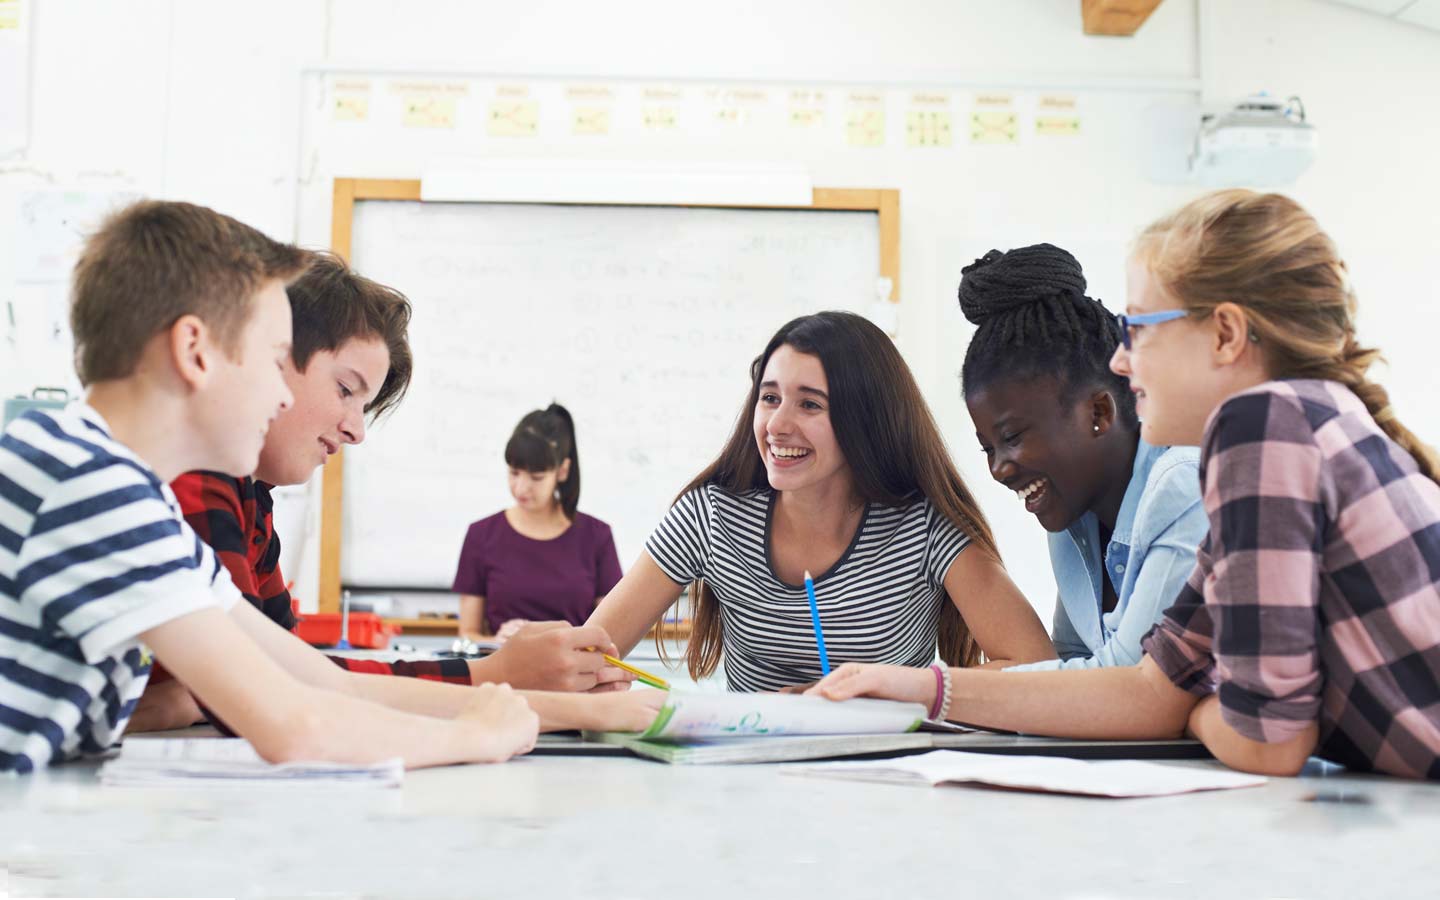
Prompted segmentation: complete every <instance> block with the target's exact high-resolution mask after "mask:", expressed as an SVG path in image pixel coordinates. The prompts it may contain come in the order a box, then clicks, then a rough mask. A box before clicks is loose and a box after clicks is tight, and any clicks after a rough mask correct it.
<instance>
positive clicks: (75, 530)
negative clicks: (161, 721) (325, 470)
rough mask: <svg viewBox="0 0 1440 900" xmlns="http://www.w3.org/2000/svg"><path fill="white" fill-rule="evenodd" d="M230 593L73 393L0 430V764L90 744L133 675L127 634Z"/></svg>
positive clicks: (166, 497)
mask: <svg viewBox="0 0 1440 900" xmlns="http://www.w3.org/2000/svg"><path fill="white" fill-rule="evenodd" d="M239 599H240V592H239V591H238V590H236V588H235V586H234V585H233V584H231V582H230V576H229V574H228V573H226V571H225V568H224V567H223V566H222V565H221V564H220V562H219V560H217V559H216V558H215V554H214V552H213V551H212V550H211V549H210V548H209V547H208V546H206V544H205V542H204V541H202V540H200V538H198V537H196V536H195V532H194V531H192V530H191V529H190V526H189V525H187V524H185V519H184V518H183V517H182V516H181V514H180V504H179V503H178V502H177V501H176V499H175V494H174V493H172V492H171V490H170V487H169V485H167V484H165V482H163V481H161V480H160V478H159V477H158V476H157V475H156V474H155V473H154V472H153V471H152V470H151V469H150V467H149V466H148V465H146V464H145V462H144V461H143V460H142V459H140V458H139V457H137V456H136V455H135V454H134V453H133V452H132V451H131V450H130V448H128V447H126V446H125V445H124V444H121V443H120V442H119V441H117V440H115V439H114V438H113V437H111V435H110V431H109V426H107V425H106V424H105V420H104V419H102V418H101V417H100V414H99V413H97V412H96V411H95V410H93V409H91V408H90V407H89V406H87V405H85V404H71V405H70V406H69V407H67V408H66V409H65V410H64V411H63V412H44V411H40V410H33V411H31V412H28V413H26V414H25V415H24V416H22V417H20V418H19V419H16V420H15V421H14V422H11V423H10V426H9V427H8V428H6V429H5V431H4V433H3V434H0V772H6V771H15V772H29V771H31V770H33V769H36V768H40V767H42V766H45V765H46V764H47V763H49V762H50V761H52V760H65V759H70V758H73V757H77V756H87V755H94V754H102V753H105V752H106V751H108V750H109V749H110V748H112V747H114V746H115V745H117V744H118V743H119V742H120V735H121V734H122V733H123V732H124V731H125V726H126V724H127V723H128V722H129V721H130V714H131V713H132V712H133V711H134V709H135V704H136V702H137V701H138V700H139V699H140V694H141V692H142V691H144V689H145V683H146V682H147V681H148V680H149V678H150V651H149V650H147V649H146V648H145V647H144V646H143V645H142V644H141V643H140V635H141V634H143V633H145V632H147V631H149V630H150V629H152V628H155V627H156V626H159V625H162V624H164V623H166V622H169V621H171V620H173V619H178V618H180V617H181V616H185V615H188V614H189V613H192V612H195V611H197V610H200V609H205V608H207V607H212V606H218V607H219V608H220V609H222V610H229V609H230V608H231V607H232V606H233V605H234V604H235V601H237V600H239Z"/></svg>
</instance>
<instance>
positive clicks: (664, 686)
mask: <svg viewBox="0 0 1440 900" xmlns="http://www.w3.org/2000/svg"><path fill="white" fill-rule="evenodd" d="M605 661H606V662H607V663H609V664H610V665H612V666H614V667H615V668H617V669H624V670H625V671H627V672H629V673H630V674H632V675H634V676H635V677H636V678H638V679H640V681H641V682H642V683H644V684H648V685H650V686H651V687H653V688H659V689H660V690H662V691H668V690H670V682H668V681H666V680H665V679H663V678H661V677H660V676H659V675H651V674H650V673H649V672H646V671H645V670H643V669H637V668H635V667H634V666H632V665H630V664H629V663H624V662H621V661H620V660H618V659H616V658H615V657H613V656H611V655H610V654H608V653H606V654H605Z"/></svg>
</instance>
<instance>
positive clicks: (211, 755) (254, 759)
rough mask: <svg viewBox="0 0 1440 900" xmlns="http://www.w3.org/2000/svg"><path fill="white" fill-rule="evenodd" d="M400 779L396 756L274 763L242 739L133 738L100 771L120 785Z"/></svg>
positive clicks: (390, 783) (369, 783) (385, 783)
mask: <svg viewBox="0 0 1440 900" xmlns="http://www.w3.org/2000/svg"><path fill="white" fill-rule="evenodd" d="M404 778H405V766H404V764H403V763H402V761H401V760H400V759H398V758H397V759H387V760H385V761H383V762H378V763H374V764H372V765H348V764H344V763H325V762H298V763H285V764H283V765H273V764H271V763H267V762H265V760H263V759H261V758H260V755H259V754H258V753H256V752H255V748H254V747H252V746H250V742H249V741H246V740H243V739H241V738H228V739H227V738H188V739H187V738H166V739H158V738H140V739H135V738H131V739H130V740H128V741H126V742H125V743H124V745H123V746H122V748H121V751H120V756H119V757H118V758H116V759H113V760H111V761H109V762H107V763H105V765H103V766H101V767H100V783H101V784H106V785H114V786H123V787H152V786H162V785H171V786H174V785H178V784H185V785H196V784H200V783H204V784H207V785H213V786H218V787H256V786H263V785H285V786H287V787H296V786H301V785H303V786H305V787H307V788H308V787H316V788H330V787H336V788H338V787H380V788H393V787H399V786H400V785H401V783H402V782H403V780H404Z"/></svg>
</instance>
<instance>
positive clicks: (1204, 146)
mask: <svg viewBox="0 0 1440 900" xmlns="http://www.w3.org/2000/svg"><path fill="white" fill-rule="evenodd" d="M1316 142H1317V137H1316V133H1315V127H1314V126H1313V125H1311V124H1310V123H1309V122H1306V121H1305V105H1304V104H1303V103H1301V102H1300V98H1299V97H1291V98H1289V99H1288V100H1280V99H1277V98H1275V97H1270V96H1267V95H1264V94H1260V95H1257V96H1254V97H1250V98H1248V99H1246V100H1245V102H1243V103H1241V104H1239V105H1237V106H1236V107H1235V108H1234V109H1231V110H1230V111H1229V112H1226V113H1222V114H1220V115H1207V116H1203V117H1201V119H1200V130H1199V132H1198V133H1197V134H1196V135H1195V147H1194V150H1193V151H1192V152H1191V154H1190V172H1191V174H1192V175H1193V176H1194V177H1195V179H1196V180H1198V181H1199V182H1200V183H1202V184H1207V185H1251V186H1256V187H1268V186H1271V185H1280V184H1288V183H1290V182H1292V181H1294V180H1295V179H1296V178H1298V177H1299V176H1300V173H1301V172H1304V171H1305V170H1306V169H1308V168H1309V167H1310V163H1312V162H1314V160H1315V149H1316Z"/></svg>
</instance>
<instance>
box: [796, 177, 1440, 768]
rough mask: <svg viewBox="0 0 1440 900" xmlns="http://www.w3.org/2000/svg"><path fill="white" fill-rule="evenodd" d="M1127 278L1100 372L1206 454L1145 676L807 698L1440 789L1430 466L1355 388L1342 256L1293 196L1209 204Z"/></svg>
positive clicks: (1439, 634) (1016, 676)
mask: <svg viewBox="0 0 1440 900" xmlns="http://www.w3.org/2000/svg"><path fill="white" fill-rule="evenodd" d="M1129 280H1130V298H1129V299H1130V304H1129V308H1130V312H1131V315H1130V316H1129V319H1128V321H1127V322H1126V326H1127V329H1128V330H1127V332H1126V343H1128V347H1122V349H1121V350H1120V351H1119V352H1117V353H1116V354H1115V358H1114V360H1113V362H1112V366H1113V368H1114V370H1115V371H1116V372H1117V373H1118V374H1121V375H1125V376H1128V377H1129V378H1130V387H1131V390H1132V391H1133V392H1134V394H1135V397H1136V402H1137V409H1138V412H1139V415H1140V418H1141V419H1142V421H1143V425H1142V426H1141V436H1142V437H1144V439H1145V440H1146V441H1148V442H1150V443H1152V444H1165V443H1173V444H1188V443H1198V444H1199V445H1200V447H1201V462H1200V472H1201V492H1202V495H1203V498H1204V504H1205V509H1206V512H1207V513H1208V515H1209V519H1210V533H1209V535H1208V536H1207V537H1206V539H1205V541H1204V543H1203V544H1202V545H1201V547H1200V550H1199V552H1198V554H1197V557H1198V561H1197V564H1196V567H1195V571H1194V573H1193V574H1192V575H1191V577H1190V579H1189V581H1188V582H1187V583H1186V585H1185V587H1184V588H1183V589H1182V590H1181V592H1180V595H1179V597H1178V598H1177V599H1176V601H1175V603H1174V605H1172V606H1171V607H1170V609H1168V610H1167V611H1166V612H1165V615H1164V618H1163V619H1162V620H1161V622H1160V624H1159V625H1158V626H1157V627H1156V628H1155V630H1154V631H1152V632H1151V633H1150V634H1149V635H1148V636H1147V637H1146V638H1145V640H1144V641H1143V642H1142V646H1143V647H1144V650H1145V656H1144V658H1143V659H1142V660H1141V661H1140V664H1139V665H1136V666H1125V667H1113V668H1104V669H1093V670H1087V671H1083V672H1020V673H1009V672H977V671H971V670H954V669H937V670H936V671H935V672H934V673H932V672H927V671H925V670H923V669H922V670H913V669H900V668H895V667H882V666H850V665H847V666H844V667H842V668H841V669H839V670H837V671H836V672H834V673H832V674H831V676H830V677H829V678H827V679H826V680H825V681H823V682H821V684H820V685H818V686H817V687H816V688H815V689H814V690H815V691H817V692H818V693H820V694H823V695H824V696H828V697H831V698H835V699H841V698H845V697H851V696H856V695H859V694H865V695H871V696H884V697H895V698H905V699H910V700H921V701H924V702H930V703H932V704H934V706H933V707H932V708H938V710H939V711H940V712H941V714H943V715H945V716H947V717H948V718H951V719H959V720H962V721H967V722H974V723H977V724H980V725H989V726H992V727H1000V728H1007V729H1014V730H1017V731H1024V732H1027V733H1031V734H1046V735H1061V736H1073V737H1082V738H1162V737H1176V736H1178V735H1180V734H1183V733H1187V732H1188V733H1189V734H1192V735H1194V736H1195V737H1197V738H1198V739H1200V740H1201V741H1202V742H1203V743H1204V744H1205V746H1206V747H1207V748H1208V749H1209V750H1210V751H1211V752H1212V753H1214V754H1215V756H1216V757H1217V758H1219V759H1220V760H1221V761H1222V762H1224V763H1226V764H1228V765H1230V766H1233V767H1235V768H1237V769H1242V770H1245V771H1249V772H1260V773H1266V774H1276V775H1293V774H1295V773H1297V772H1299V770H1300V769H1301V767H1302V766H1303V765H1304V763H1305V760H1306V759H1307V758H1308V757H1309V756H1311V755H1312V754H1318V755H1319V756H1321V757H1324V758H1325V759H1328V760H1331V761H1334V762H1338V763H1341V764H1343V765H1347V766H1350V767H1352V768H1356V769H1362V770H1374V771H1378V772H1383V773H1387V774H1392V775H1401V776H1406V777H1411V778H1429V779H1440V485H1437V483H1436V478H1437V475H1440V460H1437V458H1436V456H1435V453H1434V452H1433V451H1432V450H1431V449H1430V448H1428V447H1426V446H1425V445H1424V444H1422V443H1421V442H1420V441H1419V439H1417V438H1416V437H1415V435H1414V434H1412V433H1411V432H1410V431H1409V430H1408V429H1407V428H1405V426H1404V425H1402V424H1401V423H1400V421H1399V420H1398V419H1397V418H1396V413H1395V410H1394V409H1393V408H1392V407H1391V406H1390V402H1389V399H1388V397H1387V396H1386V393H1385V390H1384V389H1383V388H1381V387H1380V386H1379V385H1377V384H1375V383H1374V382H1372V381H1370V380H1369V379H1368V378H1367V377H1366V373H1367V371H1368V369H1369V368H1370V364H1371V363H1372V362H1374V361H1375V359H1376V358H1377V357H1378V352H1377V351H1376V350H1374V349H1372V348H1368V347H1365V346H1363V345H1361V344H1360V343H1359V341H1358V340H1357V337H1356V333H1355V296H1354V294H1353V293H1352V292H1351V290H1350V286H1349V282H1348V279H1347V277H1346V271H1345V265H1344V263H1343V262H1341V260H1340V257H1339V254H1338V253H1337V251H1336V249H1335V245H1334V244H1333V243H1332V242H1331V240H1330V238H1329V237H1328V236H1327V235H1326V234H1325V232H1323V231H1322V230H1321V229H1320V226H1319V225H1318V224H1317V223H1316V222H1315V220H1314V219H1313V218H1311V217H1310V215H1309V214H1308V213H1306V212H1305V211H1304V210H1303V209H1301V208H1300V207H1299V206H1298V205H1297V204H1296V203H1295V202H1294V201H1292V200H1290V199H1288V198H1285V197H1282V196H1280V195H1278V194H1257V193H1254V192H1251V191H1223V192H1220V193H1217V194H1211V195H1209V196H1206V197H1202V198H1200V199H1199V200H1196V201H1194V202H1193V203H1191V204H1189V205H1188V206H1186V207H1184V208H1183V209H1181V210H1180V211H1179V212H1177V213H1175V214H1174V215H1172V216H1169V217H1167V218H1165V219H1162V220H1161V221H1159V222H1157V223H1155V224H1154V225H1152V226H1150V227H1149V228H1148V229H1146V231H1145V232H1144V233H1143V234H1142V235H1141V237H1140V240H1139V244H1138V246H1137V248H1136V253H1135V255H1134V258H1133V259H1132V260H1131V264H1130V279H1129ZM1160 313H1166V314H1168V315H1166V316H1163V317H1162V316H1160V315H1158V314H1160ZM1162 319H1163V321H1162Z"/></svg>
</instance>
